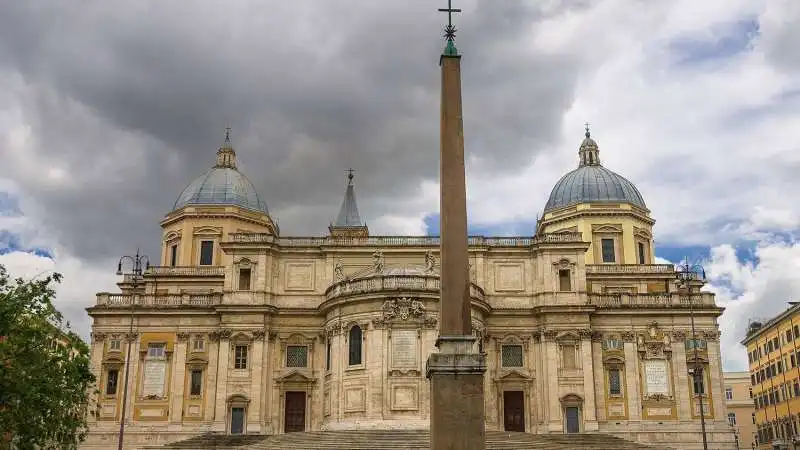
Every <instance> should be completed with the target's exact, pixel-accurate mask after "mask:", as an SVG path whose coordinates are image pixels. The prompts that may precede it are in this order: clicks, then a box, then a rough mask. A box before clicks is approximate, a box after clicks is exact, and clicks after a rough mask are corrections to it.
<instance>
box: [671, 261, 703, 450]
mask: <svg viewBox="0 0 800 450" xmlns="http://www.w3.org/2000/svg"><path fill="white" fill-rule="evenodd" d="M675 272H676V273H677V277H678V282H679V283H680V285H681V287H684V288H686V291H687V294H688V296H689V318H690V321H691V324H692V348H694V358H693V360H694V367H693V370H692V378H693V381H694V386H695V388H696V387H697V386H702V387H703V390H702V392H700V393H699V394H698V399H699V401H700V431H701V433H702V434H703V450H708V439H707V437H706V414H705V411H704V409H703V395H704V394H705V392H706V386H705V381H704V379H703V365H702V364H701V363H700V360H699V359H698V357H697V333H696V332H695V328H694V295H693V294H692V292H691V282H692V281H699V282H700V283H703V282H705V280H706V271H705V270H704V269H703V266H701V265H699V264H689V261H688V260H687V261H686V263H685V264H680V265H678V267H677V268H676V270H675ZM698 380H699V383H698Z"/></svg>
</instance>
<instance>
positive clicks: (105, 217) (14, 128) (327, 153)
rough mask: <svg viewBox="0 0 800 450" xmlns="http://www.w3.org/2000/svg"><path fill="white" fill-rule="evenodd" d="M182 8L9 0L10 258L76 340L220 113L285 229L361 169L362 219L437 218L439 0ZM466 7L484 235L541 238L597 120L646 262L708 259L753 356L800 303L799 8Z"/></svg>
mask: <svg viewBox="0 0 800 450" xmlns="http://www.w3.org/2000/svg"><path fill="white" fill-rule="evenodd" d="M190 3H191V5H189V3H187V2H157V1H142V0H136V1H133V0H118V1H115V2H107V1H103V0H90V1H86V2H83V3H82V6H81V7H80V8H75V7H74V6H73V5H70V4H68V3H65V2H57V1H47V0H37V1H25V2H7V4H6V5H4V6H3V14H0V264H5V265H6V266H8V267H9V269H10V270H11V271H12V272H13V273H14V274H18V275H24V276H33V275H36V274H38V273H40V272H42V271H44V270H50V269H55V270H58V271H60V272H62V273H63V274H64V275H65V277H66V280H65V282H64V283H63V285H62V286H61V288H60V292H59V298H58V305H59V307H60V308H61V309H62V310H63V311H65V313H66V314H67V316H68V317H69V318H70V319H72V321H73V325H74V327H75V328H77V329H78V330H79V331H80V332H81V333H82V334H84V335H88V327H89V324H88V318H87V317H86V316H85V313H84V312H83V308H85V307H86V306H89V305H91V304H92V303H93V302H94V295H93V294H94V292H96V291H103V290H109V289H113V288H114V284H113V283H114V281H115V276H114V275H113V271H114V266H115V263H116V259H117V258H118V257H119V256H120V255H122V254H131V253H133V252H135V251H136V248H137V246H140V247H142V249H143V250H144V251H145V252H147V253H150V254H157V252H158V239H159V228H158V221H159V219H160V218H161V217H163V215H164V214H165V213H167V212H168V211H169V210H170V208H171V206H172V203H173V202H174V198H175V197H176V196H177V195H178V193H179V192H180V190H181V189H182V187H183V186H184V185H185V184H187V183H188V182H189V181H191V179H192V178H193V177H195V176H197V175H199V174H200V173H202V172H203V171H204V170H206V169H207V168H208V167H209V166H210V165H211V164H213V161H214V153H215V151H216V148H217V147H218V146H219V144H220V143H221V140H222V137H223V130H224V128H225V127H227V126H231V127H233V131H234V133H233V135H234V146H235V147H236V149H237V154H238V156H239V161H240V165H241V166H242V167H243V171H244V172H245V173H246V174H247V175H248V176H249V177H250V178H251V179H252V181H253V182H254V183H255V185H256V186H257V187H258V189H259V191H260V193H261V195H262V197H263V198H264V199H265V200H266V202H267V203H268V205H269V208H270V211H271V213H272V215H273V217H274V218H276V219H277V220H278V221H279V223H280V225H281V231H282V233H283V234H293V235H308V234H323V233H324V232H325V231H326V226H327V224H328V222H329V220H330V219H331V218H332V217H334V216H335V214H336V212H337V209H338V206H339V204H340V202H341V195H342V193H343V187H344V170H345V169H346V168H348V167H350V166H352V167H354V168H355V169H356V170H357V178H356V189H357V192H358V196H359V207H360V210H361V213H362V216H364V217H365V218H366V219H367V220H368V223H369V225H370V229H371V231H372V232H373V233H374V234H425V233H428V232H430V231H431V230H430V229H431V227H432V226H433V225H435V223H436V221H437V209H438V186H437V176H438V166H437V161H438V113H439V106H438V102H439V97H438V88H439V86H438V83H439V72H438V54H439V52H440V51H441V47H442V40H441V26H442V23H443V22H444V20H445V18H444V17H442V15H441V14H438V13H436V8H438V7H443V6H444V5H445V2H444V0H441V2H440V3H442V4H436V2H432V1H430V0H406V1H403V2H375V1H368V0H342V1H337V2H328V1H322V0H312V1H306V2H286V1H278V0H275V1H272V0H262V1H258V2H255V1H246V0H225V1H222V0H216V1H212V0H196V1H193V2H190ZM456 3H457V6H458V7H461V8H463V9H464V13H463V14H461V15H460V16H459V17H457V18H456V24H457V27H458V29H459V35H458V46H459V49H460V50H461V53H462V54H463V55H464V56H463V60H462V64H463V89H464V114H465V136H466V147H467V152H468V157H469V167H468V182H469V219H470V224H471V226H472V229H473V232H474V233H481V234H530V233H531V232H532V224H533V223H534V222H535V218H536V215H537V213H539V212H540V211H541V210H542V208H543V206H544V203H545V201H546V199H547V196H548V194H549V191H550V188H551V187H552V186H553V184H554V183H555V182H556V181H557V180H558V178H559V177H560V176H561V175H562V174H563V173H565V172H566V171H568V170H570V169H572V168H574V167H575V165H576V164H577V154H576V150H577V146H578V144H579V143H580V140H581V138H582V135H583V123H584V122H586V121H588V122H590V123H591V124H592V134H593V137H595V138H596V140H597V141H598V143H599V145H600V149H601V159H602V160H603V163H604V164H605V165H606V166H607V167H609V168H611V169H613V170H615V171H617V172H619V173H621V174H623V175H625V176H626V177H627V178H629V179H630V180H632V181H633V182H634V183H635V184H636V185H637V186H638V187H639V189H640V190H641V192H642V194H643V195H644V197H645V200H646V202H647V204H648V206H649V207H650V208H651V210H652V214H653V216H654V217H655V218H656V220H657V224H656V230H655V233H656V239H657V255H658V256H659V257H660V258H663V259H665V260H668V261H673V262H677V261H678V260H679V259H681V258H683V257H685V256H688V257H689V258H690V259H692V260H697V261H700V260H702V261H704V263H705V265H706V267H707V268H708V269H709V273H710V276H711V280H712V283H711V289H713V290H714V291H715V292H717V293H718V297H717V300H718V302H719V303H720V304H721V305H723V306H726V307H727V311H726V313H725V314H724V316H723V317H722V319H721V324H722V330H723V345H724V349H723V350H724V352H725V354H724V360H725V366H726V368H727V369H729V370H737V369H743V368H744V366H745V365H744V361H745V354H744V352H743V351H742V350H741V349H740V348H739V347H737V345H738V344H737V341H738V340H739V339H740V338H741V336H742V334H743V332H744V329H745V327H746V325H747V322H748V320H749V319H750V318H752V317H764V316H770V315H772V314H775V313H777V312H779V311H781V310H782V309H783V308H784V306H785V302H786V301H788V300H791V299H794V300H798V299H800V298H798V297H800V277H798V276H797V273H800V237H799V234H798V232H800V202H798V201H797V194H796V193H797V191H798V190H800V175H798V174H800V139H798V137H797V136H798V135H799V134H800V115H798V112H800V76H798V75H797V73H798V70H800V47H799V46H798V45H797V43H798V42H800V28H798V27H797V26H796V24H797V23H798V21H800V3H798V2H797V1H793V0H704V1H702V2H698V1H695V0H662V1H656V0H647V1H644V0H571V1H569V0H563V1H559V0H549V1H542V0H535V1H534V0H531V1H522V0H502V1H498V0H461V1H458V2H456ZM793 296H794V297H793Z"/></svg>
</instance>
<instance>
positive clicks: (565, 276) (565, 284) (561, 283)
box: [558, 269, 572, 292]
mask: <svg viewBox="0 0 800 450" xmlns="http://www.w3.org/2000/svg"><path fill="white" fill-rule="evenodd" d="M558 290H559V291H561V292H568V291H571V290H572V280H571V279H570V276H569V269H561V270H559V271H558Z"/></svg>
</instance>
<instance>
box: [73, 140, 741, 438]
mask: <svg viewBox="0 0 800 450" xmlns="http://www.w3.org/2000/svg"><path fill="white" fill-rule="evenodd" d="M227 151H230V152H232V149H226V152H227ZM547 214H548V215H545V217H544V218H543V219H542V221H541V222H540V224H539V226H538V230H537V232H536V234H535V235H534V236H527V237H482V236H473V237H470V238H469V259H470V279H471V282H472V285H471V289H470V296H471V304H472V323H473V329H474V333H475V335H476V336H477V337H478V338H479V339H478V340H477V342H476V344H475V345H477V346H479V350H481V351H482V352H485V353H486V355H487V356H486V360H487V365H488V369H487V371H486V373H485V376H484V391H485V393H486V400H485V408H486V409H485V415H486V427H487V429H490V430H492V429H493V430H502V429H508V430H521V431H527V432H530V433H567V432H597V431H600V432H606V433H613V434H617V435H621V436H623V437H627V438H630V439H634V440H641V441H645V442H662V443H666V444H668V445H671V446H674V447H676V448H686V449H690V448H699V446H700V439H699V430H700V422H699V409H698V407H697V400H698V394H697V392H698V391H701V392H702V393H703V394H702V395H703V396H704V403H705V405H706V408H705V409H706V414H707V416H706V428H707V430H708V435H709V442H711V443H712V444H713V446H712V447H711V448H732V437H731V434H730V432H729V427H728V424H727V420H726V414H725V406H724V388H723V379H722V368H721V358H720V354H719V339H718V338H719V331H718V327H717V322H716V320H717V317H718V316H719V315H720V314H721V311H722V310H721V308H719V307H717V306H716V305H715V303H714V296H713V294H710V293H705V292H700V291H699V286H698V285H695V286H693V287H691V288H689V290H685V289H679V288H678V285H677V284H676V281H675V278H676V274H675V272H674V269H673V267H672V266H670V265H659V264H653V256H652V250H651V249H652V240H651V238H650V236H651V227H652V224H653V220H652V219H650V218H649V216H648V211H646V210H643V209H641V208H638V207H635V206H632V205H629V204H625V203H619V204H614V203H605V204H592V205H577V206H568V207H566V208H564V209H562V210H560V211H552V212H548V213H547ZM162 227H163V230H164V231H163V243H162V252H161V257H160V263H159V264H158V265H155V266H153V267H150V268H149V269H148V270H147V271H146V272H145V274H144V276H143V277H142V279H141V280H138V279H137V280H134V279H133V278H132V277H126V278H125V279H123V281H122V282H121V283H120V288H121V291H122V293H119V294H108V293H100V294H98V295H97V304H96V306H93V307H91V308H89V314H90V315H91V316H92V318H93V325H92V343H91V346H92V364H93V368H94V370H95V372H96V374H97V376H98V380H99V383H98V389H99V395H98V398H97V408H96V413H95V414H93V415H92V417H90V422H91V425H90V426H91V433H90V436H89V439H88V440H87V442H86V448H104V449H105V448H110V447H112V446H114V445H115V443H116V436H117V432H118V429H119V420H120V417H119V415H120V411H121V398H122V392H123V386H122V384H123V376H124V375H123V374H124V361H125V352H126V351H128V343H129V342H130V344H131V352H132V353H131V355H132V358H131V367H130V370H131V377H130V382H129V386H128V388H129V407H128V409H127V411H128V413H127V414H126V415H127V417H126V420H127V421H128V425H127V428H126V443H127V444H128V445H126V447H129V448H136V446H139V445H144V444H157V443H165V442H170V441H175V440H179V439H184V438H187V437H190V436H193V435H197V434H199V433H203V432H208V431H215V432H219V433H270V434H272V433H284V432H291V431H297V430H332V429H356V428H373V427H379V428H427V427H428V424H429V419H430V414H429V405H430V398H429V396H430V385H429V381H428V380H427V379H426V378H425V361H426V360H427V358H428V355H429V354H430V353H431V352H434V351H436V349H435V347H434V344H435V342H436V338H437V334H438V295H439V260H438V250H439V242H438V238H436V237H427V236H419V237H411V236H368V235H367V234H368V233H367V231H366V227H364V229H363V230H362V231H359V233H356V234H354V235H348V234H347V233H336V234H335V235H328V236H321V237H288V236H282V235H280V234H279V230H278V229H277V227H275V226H274V224H273V221H272V219H271V218H270V217H269V215H268V214H267V212H266V210H265V208H264V210H262V211H255V210H253V209H248V208H245V207H241V206H237V205H236V204H192V203H189V204H186V205H184V206H181V207H180V208H179V209H177V210H175V211H173V212H171V213H170V214H169V215H167V217H166V218H165V219H164V220H163V221H162ZM334 228H335V227H334ZM360 230H361V229H360ZM595 233H598V236H602V237H603V238H605V239H612V240H613V244H614V245H613V247H614V248H615V249H619V250H618V251H616V252H613V253H614V254H613V255H611V256H609V255H608V254H607V252H608V251H609V248H611V247H612V245H610V244H608V243H602V242H600V241H597V239H598V236H596V235H595ZM637 240H638V241H637ZM636 242H642V243H643V244H644V245H643V246H639V248H645V250H646V253H645V254H644V255H643V256H642V257H643V260H639V259H638V256H636V250H637V246H636V245H634V244H635V243H636ZM604 246H605V250H603V248H604ZM604 251H605V252H606V254H605V255H604V256H603V255H601V253H603V252H604ZM612 256H613V262H605V263H604V262H603V259H606V260H608V259H610V258H611V257H612ZM642 261H643V263H641V262H642ZM134 281H136V284H135V285H134V284H133V282H134ZM132 305H133V306H132ZM692 305H693V308H690V306H692ZM691 310H694V317H695V324H696V329H697V330H698V333H697V336H698V339H697V342H694V341H692V340H691V336H692V335H691V332H690V311H691ZM131 320H133V330H134V331H133V333H132V334H129V333H128V330H129V325H130V321H131ZM692 345H697V346H698V347H699V352H697V355H698V356H697V358H698V360H699V361H700V362H701V363H702V364H703V365H705V366H706V368H707V370H706V371H705V372H704V373H705V374H706V379H705V381H704V384H705V385H704V387H703V388H702V389H700V388H697V387H695V386H693V384H692V382H691V380H690V378H689V377H688V375H687V374H688V363H691V362H692V361H690V360H689V359H688V358H693V357H694V355H695V352H694V351H692V352H687V351H686V349H687V348H690V347H691V346H692Z"/></svg>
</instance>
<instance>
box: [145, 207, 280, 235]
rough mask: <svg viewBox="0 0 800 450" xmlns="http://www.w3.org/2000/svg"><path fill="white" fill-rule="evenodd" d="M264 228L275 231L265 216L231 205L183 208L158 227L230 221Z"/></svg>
mask: <svg viewBox="0 0 800 450" xmlns="http://www.w3.org/2000/svg"><path fill="white" fill-rule="evenodd" d="M231 218H234V219H236V220H239V221H242V222H246V223H251V224H253V225H258V226H262V227H266V228H267V229H268V230H270V231H271V232H275V231H276V227H275V225H274V224H273V223H272V220H271V219H270V217H269V216H268V215H266V214H263V215H262V214H257V213H249V212H246V211H244V210H241V209H240V208H237V207H235V206H231V205H225V206H217V207H215V206H204V207H197V208H196V207H184V208H181V209H179V210H177V211H173V212H170V213H169V214H167V215H166V216H165V217H164V218H163V219H161V222H160V223H159V225H161V227H162V228H163V227H166V226H169V225H172V224H174V223H176V222H179V221H181V220H184V219H231Z"/></svg>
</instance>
